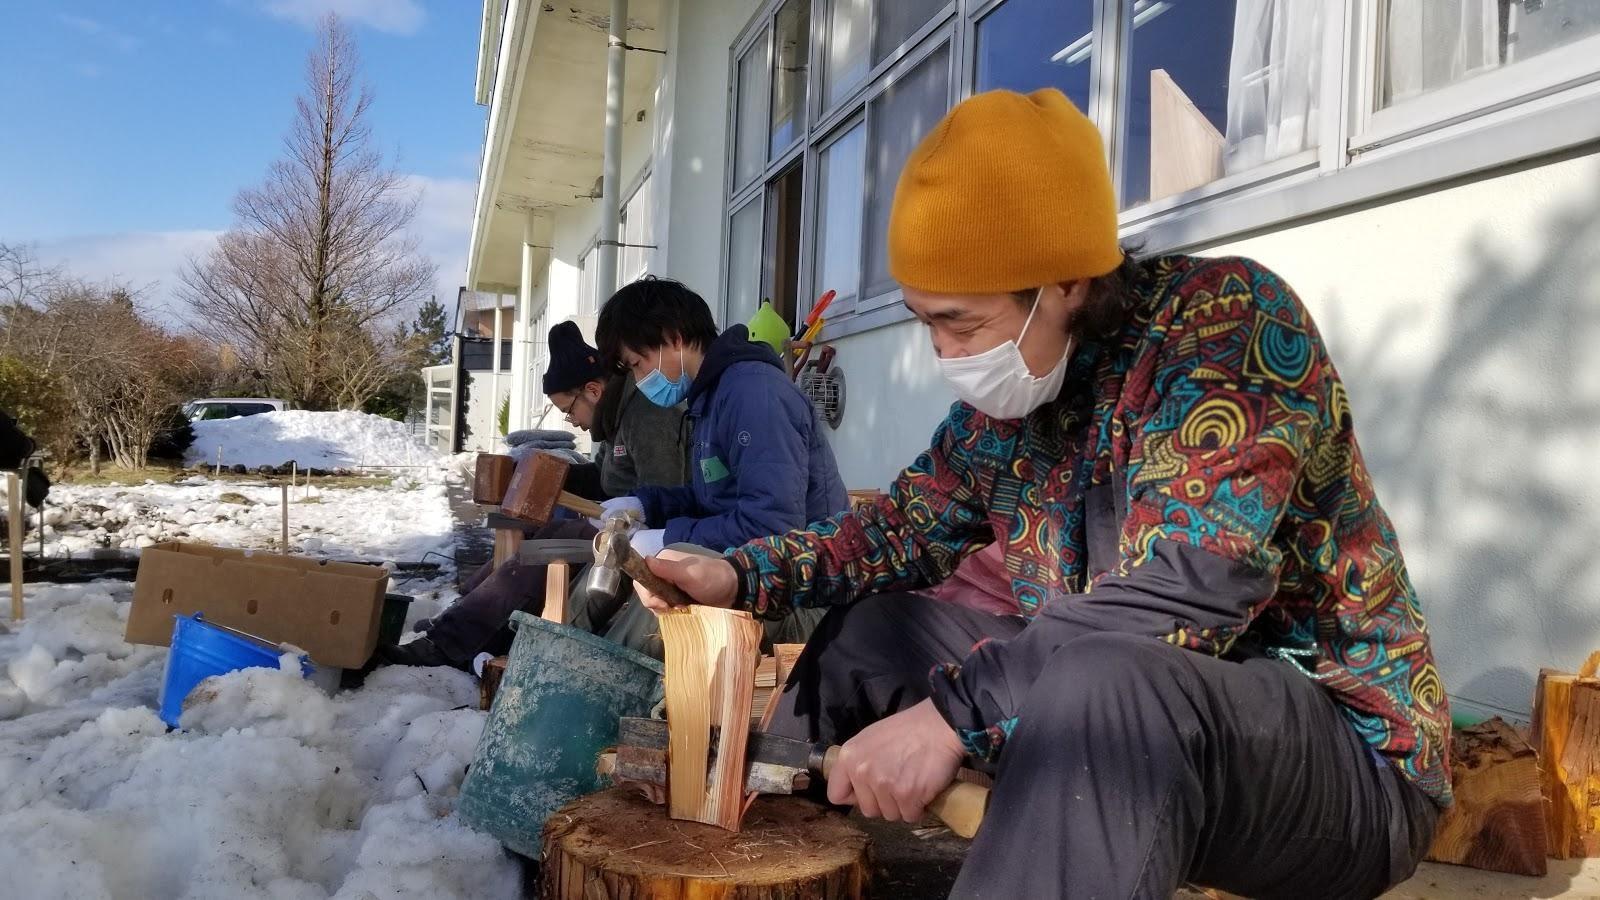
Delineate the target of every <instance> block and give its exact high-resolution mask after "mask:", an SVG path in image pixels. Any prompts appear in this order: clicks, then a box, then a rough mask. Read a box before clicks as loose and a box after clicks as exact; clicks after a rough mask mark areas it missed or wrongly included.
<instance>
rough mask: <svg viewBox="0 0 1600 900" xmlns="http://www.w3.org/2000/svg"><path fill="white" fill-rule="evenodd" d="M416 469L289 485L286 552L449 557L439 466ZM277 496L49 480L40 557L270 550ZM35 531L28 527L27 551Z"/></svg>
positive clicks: (234, 487)
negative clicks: (380, 481)
mask: <svg viewBox="0 0 1600 900" xmlns="http://www.w3.org/2000/svg"><path fill="white" fill-rule="evenodd" d="M255 418H259V417H255ZM423 474H425V475H426V476H427V477H428V479H429V480H427V481H418V480H416V479H415V478H413V477H411V476H410V475H401V476H399V477H397V478H396V479H395V480H394V482H393V483H391V484H386V485H375V486H372V487H353V488H319V487H316V486H314V485H313V486H312V487H311V488H310V489H309V490H308V489H307V488H305V487H303V486H301V487H296V488H294V489H292V490H291V491H290V500H289V548H290V550H291V551H293V552H296V553H304V554H306V555H309V556H317V557H334V558H351V557H359V558H376V559H388V560H394V561H397V562H423V561H424V554H427V553H429V552H430V551H431V552H434V553H442V554H445V555H447V556H448V555H449V554H450V528H451V517H450V502H449V498H448V488H447V484H446V483H445V480H444V477H443V472H442V470H434V471H431V472H427V473H423ZM282 496H283V495H282V489H281V488H280V487H279V486H278V485H267V484H249V483H240V482H237V481H224V480H212V479H210V478H207V477H206V476H203V475H194V476H191V477H189V478H186V479H184V480H183V481H180V482H178V483H176V484H158V483H156V482H154V481H148V482H146V483H144V484H141V485H84V486H79V485H72V484H62V485H57V486H55V487H53V488H51V489H50V496H49V499H48V500H47V501H46V505H45V513H44V523H45V555H47V556H69V555H70V556H83V555H85V554H86V553H88V552H89V551H92V550H94V549H96V548H101V547H112V548H131V547H148V546H150V545H151V544H155V543H160V542H162V541H195V542H200V543H208V544H218V545H221V546H226V547H244V548H257V549H267V548H272V549H276V548H277V543H278V541H279V535H280V532H281V528H282V515H283V513H282ZM37 539H38V536H37V532H33V533H32V534H31V535H30V538H29V547H30V549H31V548H33V547H34V546H36V545H35V544H34V543H33V542H34V541H36V540H37ZM431 559H434V560H437V558H436V557H434V558H431Z"/></svg>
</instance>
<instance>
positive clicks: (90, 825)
mask: <svg viewBox="0 0 1600 900" xmlns="http://www.w3.org/2000/svg"><path fill="white" fill-rule="evenodd" d="M130 590H131V587H130V586H127V585H120V584H114V585H105V584H92V585H72V586H30V587H29V597H28V604H29V605H28V612H29V619H28V620H27V623H26V624H25V625H24V626H23V627H21V628H20V629H19V630H18V631H17V632H16V633H13V634H3V633H0V672H6V673H10V672H12V671H13V670H14V668H15V667H16V666H17V665H18V664H19V661H22V662H20V669H18V670H19V671H21V672H22V674H23V677H24V681H26V682H27V683H28V684H27V686H24V685H22V684H20V683H18V682H15V681H14V675H11V674H6V675H0V695H4V694H5V691H6V688H7V687H9V688H10V690H11V693H12V694H13V695H22V696H24V697H25V698H26V699H25V700H24V701H23V702H24V703H25V707H24V711H23V713H22V714H21V715H20V717H13V718H11V719H10V720H9V721H0V871H3V872H5V873H6V879H7V884H6V894H7V895H8V896H18V897H36V898H57V897H60V898H66V897H139V898H144V897H151V898H157V897H194V898H203V897H250V898H262V900H267V898H271V900H325V898H329V897H338V898H349V900H365V898H368V897H416V898H434V897H438V898H452V897H461V898H465V897H491V898H492V897H506V898H511V897H516V896H519V895H520V893H521V891H520V887H521V886H520V866H519V865H518V864H516V863H515V862H514V861H513V860H512V858H511V857H509V856H508V855H507V854H506V853H505V852H504V851H503V850H502V849H501V848H500V846H499V844H498V843H497V842H496V841H494V839H492V838H490V837H488V836H485V835H482V834H479V833H477V832H474V831H472V830H471V829H468V828H467V827H465V826H464V825H462V824H461V823H460V822H459V821H458V820H457V819H456V818H455V816H454V807H455V801H456V797H457V795H458V792H459V790H460V785H461V781H462V778H463V777H464V773H465V770H466V767H467V765H468V763H470V762H471V759H472V754H473V750H474V748H475V746H476V744H477V740H478V736H479V733H480V732H481V730H482V728H483V722H484V715H483V713H481V712H479V711H478V710H477V708H476V703H475V701H476V698H477V688H476V686H475V684H474V683H473V680H472V678H471V677H470V676H467V675H465V674H464V673H460V672H455V671H453V670H446V669H413V668H399V667H391V668H385V669H381V670H379V671H377V672H375V673H374V674H373V675H372V676H371V677H370V678H369V679H368V680H367V684H366V686H365V687H363V688H362V689H360V690H358V691H347V692H344V693H341V694H339V695H337V696H335V697H328V696H327V695H325V694H323V693H321V692H320V691H319V690H318V689H317V688H316V687H315V686H314V685H312V684H310V683H309V682H307V681H305V680H303V679H300V678H297V677H295V676H294V675H293V674H292V673H288V672H283V671H280V670H276V669H252V670H246V671H242V672H235V673H232V674H230V675H226V676H222V677H219V678H214V679H208V680H207V681H205V682H203V683H202V684H201V685H200V686H199V687H198V688H197V689H196V691H195V692H194V693H193V694H191V696H190V698H189V700H188V702H187V703H186V704H185V711H184V714H183V719H182V722H183V725H184V729H185V730H183V731H177V732H172V733H170V734H169V733H168V732H167V730H166V728H165V727H164V726H163V725H162V724H161V722H160V721H159V720H158V719H157V718H156V715H155V713H154V712H153V710H152V709H151V707H152V706H153V704H154V703H155V699H156V693H157V691H158V689H159V688H158V685H159V678H160V674H161V668H162V664H163V659H164V655H165V653H164V651H162V650H160V649H152V648H134V647H129V646H128V645H126V644H123V643H122V642H121V638H120V636H121V626H122V622H123V621H125V619H126V609H127V604H126V600H127V598H128V593H129V591H130ZM40 652H42V653H44V654H46V655H48V656H49V657H50V658H51V659H52V660H55V662H54V663H51V664H46V663H45V662H44V658H43V657H38V656H37V655H36V654H37V653H40ZM92 657H104V658H105V660H107V661H109V662H115V663H117V665H116V666H106V665H97V666H91V667H89V668H84V667H82V666H79V667H78V668H76V669H74V670H72V671H74V672H77V673H78V674H77V675H76V676H75V677H73V678H66V677H57V676H58V673H59V672H60V670H61V669H62V668H63V667H68V666H74V665H75V664H80V663H83V662H84V661H86V660H89V659H90V658H92ZM41 684H44V685H47V686H48V685H54V687H53V688H49V689H47V690H44V691H42V692H40V693H38V694H37V695H35V688H37V687H38V686H39V685H41ZM64 685H70V687H63V686H64Z"/></svg>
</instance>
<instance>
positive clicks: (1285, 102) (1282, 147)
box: [1223, 0, 1425, 174]
mask: <svg viewBox="0 0 1600 900" xmlns="http://www.w3.org/2000/svg"><path fill="white" fill-rule="evenodd" d="M1417 2H1425V0H1417ZM1327 5H1328V4H1326V3H1323V2H1320V0H1238V2H1237V4H1236V5H1235V7H1234V17H1233V53H1232V55H1231V57H1230V58H1229V62H1228V129H1227V145H1226V147H1225V148H1224V150H1223V166H1224V169H1225V171H1227V172H1228V173H1229V174H1232V173H1234V172H1243V171H1245V170H1247V169H1251V168H1254V167H1255V166H1259V165H1261V164H1262V163H1265V162H1271V161H1272V160H1275V159H1281V158H1283V157H1285V156H1291V155H1293V154H1295V153H1299V152H1300V151H1302V150H1306V149H1308V148H1311V147H1315V146H1316V145H1317V104H1318V99H1319V98H1318V93H1319V90H1320V86H1321V79H1322V34H1323V31H1322V28H1323V22H1324V16H1323V7H1325V6H1327Z"/></svg>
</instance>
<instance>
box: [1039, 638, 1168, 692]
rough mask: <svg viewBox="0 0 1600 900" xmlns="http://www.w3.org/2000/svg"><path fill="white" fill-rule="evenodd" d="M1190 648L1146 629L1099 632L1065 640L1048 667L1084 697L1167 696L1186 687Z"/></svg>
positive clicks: (1062, 683)
mask: <svg viewBox="0 0 1600 900" xmlns="http://www.w3.org/2000/svg"><path fill="white" fill-rule="evenodd" d="M1186 652H1188V651H1186V650H1183V649H1182V648H1179V647H1174V646H1173V645H1171V644H1167V643H1163V642H1162V641H1158V640H1156V639H1155V638H1151V637H1145V636H1143V635H1133V634H1119V633H1115V632H1095V633H1093V634H1087V635H1084V636H1082V637H1079V638H1076V639H1074V640H1071V641H1068V642H1067V643H1066V644H1063V645H1062V646H1061V647H1060V648H1059V649H1058V650H1057V651H1056V652H1055V655H1054V656H1052V657H1051V659H1050V663H1049V665H1048V667H1047V671H1048V675H1049V678H1050V681H1051V683H1054V684H1057V685H1060V686H1061V687H1062V688H1064V689H1066V692H1067V693H1069V694H1071V695H1074V696H1076V697H1078V698H1080V700H1081V701H1082V702H1085V703H1094V702H1097V701H1100V700H1107V701H1110V702H1116V703H1123V702H1140V701H1157V700H1160V701H1164V700H1169V699H1171V698H1172V697H1174V696H1175V695H1176V694H1179V693H1182V692H1184V690H1185V685H1186V683H1187V682H1186V676H1185V674H1184V671H1183V662H1184V660H1183V654H1184V653H1186Z"/></svg>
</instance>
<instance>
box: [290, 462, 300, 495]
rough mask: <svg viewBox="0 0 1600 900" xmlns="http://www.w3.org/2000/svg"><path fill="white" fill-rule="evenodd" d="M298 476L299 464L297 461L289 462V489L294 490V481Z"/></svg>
mask: <svg viewBox="0 0 1600 900" xmlns="http://www.w3.org/2000/svg"><path fill="white" fill-rule="evenodd" d="M299 477H300V464H299V463H297V462H291V463H289V490H291V491H292V490H294V483H295V482H296V481H298V480H299Z"/></svg>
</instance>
